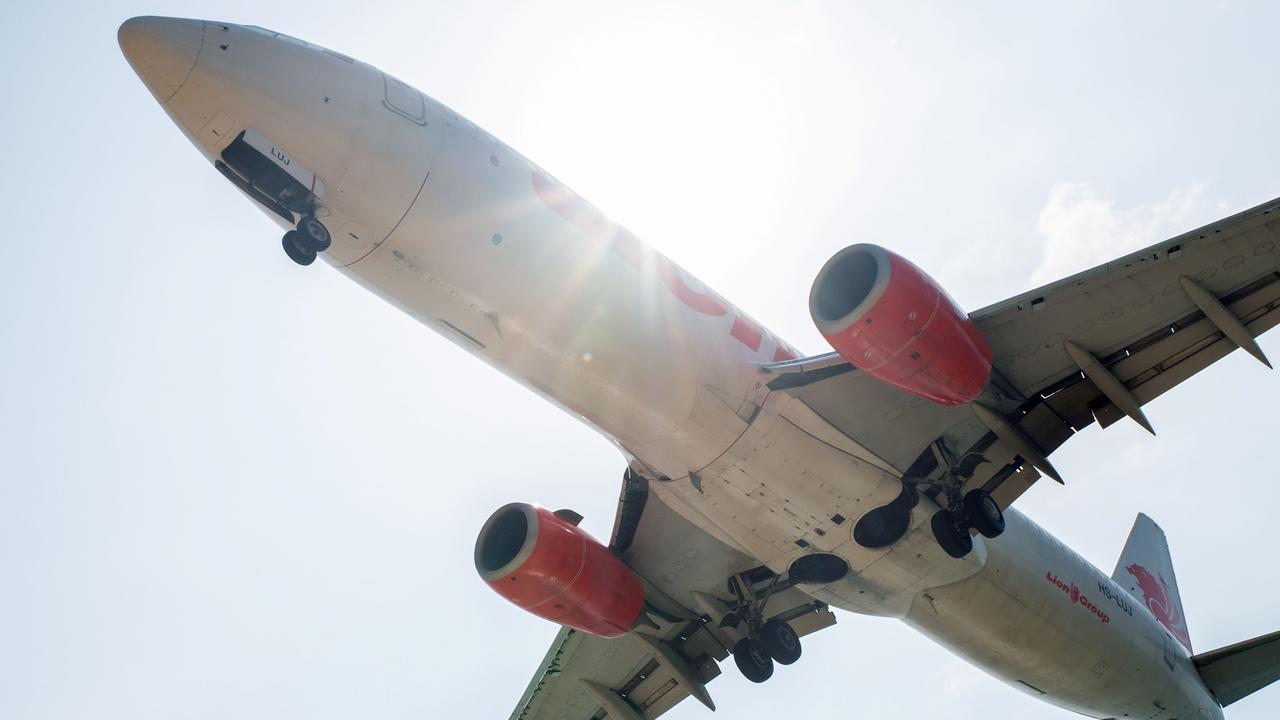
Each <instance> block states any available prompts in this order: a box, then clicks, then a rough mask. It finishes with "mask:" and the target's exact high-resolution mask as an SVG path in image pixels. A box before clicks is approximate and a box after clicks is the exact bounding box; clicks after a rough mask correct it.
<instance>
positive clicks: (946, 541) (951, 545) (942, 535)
mask: <svg viewBox="0 0 1280 720" xmlns="http://www.w3.org/2000/svg"><path fill="white" fill-rule="evenodd" d="M929 524H930V526H931V527H932V528H933V537H934V539H936V540H937V541H938V544H939V545H941V546H942V549H943V551H944V552H946V553H947V554H948V555H950V556H951V557H953V558H962V557H964V556H965V555H968V554H969V552H970V551H972V550H973V538H972V537H970V536H969V531H968V530H967V529H965V528H963V527H961V526H959V525H958V524H957V523H956V519H955V516H953V515H952V514H951V513H950V512H948V511H946V510H939V511H938V512H936V513H934V514H933V519H932V520H930V521H929Z"/></svg>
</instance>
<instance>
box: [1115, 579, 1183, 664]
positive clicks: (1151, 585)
mask: <svg viewBox="0 0 1280 720" xmlns="http://www.w3.org/2000/svg"><path fill="white" fill-rule="evenodd" d="M1125 570H1128V571H1129V574H1130V575H1132V576H1133V577H1134V578H1136V579H1137V580H1138V587H1139V588H1140V589H1141V590H1142V597H1143V598H1144V599H1146V601H1147V609H1148V610H1150V611H1151V614H1152V615H1155V616H1156V619H1157V620H1159V621H1160V624H1161V625H1164V626H1165V627H1166V628H1168V629H1169V632H1171V633H1173V636H1174V637H1176V638H1178V642H1180V643H1182V645H1183V647H1185V648H1186V649H1187V650H1190V649H1191V636H1190V635H1189V634H1187V622H1186V618H1184V617H1182V608H1180V607H1178V604H1177V603H1175V602H1173V600H1171V599H1170V597H1169V583H1167V582H1165V581H1164V578H1163V577H1160V576H1157V575H1152V574H1151V571H1150V570H1147V569H1146V568H1144V567H1142V566H1141V565H1139V564H1137V563H1134V564H1132V565H1130V566H1129V567H1127V568H1125Z"/></svg>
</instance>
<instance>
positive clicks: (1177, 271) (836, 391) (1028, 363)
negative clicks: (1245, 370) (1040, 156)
mask: <svg viewBox="0 0 1280 720" xmlns="http://www.w3.org/2000/svg"><path fill="white" fill-rule="evenodd" d="M970 317H971V319H972V320H973V321H974V323H975V324H977V326H978V327H979V328H980V329H981V330H982V332H983V334H984V335H985V336H986V337H987V339H988V341H989V342H990V344H991V347H992V352H993V365H994V371H993V373H992V379H991V382H990V383H989V385H988V387H987V389H986V391H985V392H984V393H983V395H982V396H981V397H980V398H978V400H977V401H976V403H975V404H976V405H979V406H981V407H978V408H974V407H971V406H957V407H944V406H941V405H937V404H934V403H931V402H929V401H926V400H923V399H920V398H917V397H914V396H912V395H909V394H907V393H905V392H903V391H900V390H898V389H896V388H893V387H890V386H888V385H885V384H884V383H880V382H879V381H877V380H875V379H874V378H872V377H870V376H868V375H866V374H864V373H860V372H858V371H856V370H855V369H854V368H852V367H851V366H850V365H849V364H848V363H845V362H843V361H842V360H841V359H840V358H839V357H838V356H836V355H834V354H829V355H823V356H818V357H814V358H806V359H803V360H797V361H791V362H788V363H778V364H774V365H770V366H766V367H765V368H764V369H763V373H764V374H765V376H766V379H767V381H768V382H769V387H770V388H771V389H773V390H775V391H783V392H787V393H789V394H792V395H794V396H796V397H798V398H800V399H801V400H802V401H803V402H804V403H805V404H807V405H808V406H809V407H811V408H812V409H813V410H814V411H815V412H816V413H818V414H819V415H820V416H822V417H823V418H824V419H826V420H827V422H829V423H830V424H831V425H832V426H834V427H835V428H836V429H837V430H839V431H840V432H842V433H844V434H845V435H847V436H848V437H849V438H850V439H852V440H853V441H855V442H857V443H859V444H861V445H863V446H864V447H866V448H867V449H868V450H869V451H870V452H872V453H875V454H877V455H879V456H880V457H882V458H884V459H885V460H886V461H887V462H889V463H890V464H892V465H893V466H894V467H895V468H896V469H897V470H898V471H899V472H901V473H902V474H903V476H904V477H907V478H917V479H923V478H927V477H929V476H930V475H936V474H937V473H939V472H940V468H939V464H940V463H947V462H955V463H958V464H961V465H962V464H963V462H964V459H965V458H966V457H968V458H980V459H982V460H985V462H982V463H981V464H980V465H978V466H977V467H974V468H968V467H965V468H964V470H965V471H966V472H971V473H972V477H971V478H970V480H969V482H968V483H967V485H966V486H967V487H985V488H986V489H987V490H989V491H991V492H992V493H993V494H994V495H995V497H996V499H997V501H999V502H1000V503H1001V504H1002V505H1005V506H1007V505H1008V504H1009V503H1012V502H1013V501H1014V500H1015V499H1016V498H1017V497H1018V496H1019V495H1021V493H1022V492H1025V491H1026V489H1027V488H1029V487H1030V486H1031V484H1032V483H1034V482H1035V481H1036V480H1037V479H1038V478H1039V477H1040V476H1041V475H1042V474H1049V475H1056V470H1055V469H1053V467H1052V465H1050V464H1049V463H1048V460H1047V458H1048V456H1049V455H1050V454H1051V453H1052V452H1053V451H1054V450H1056V449H1057V448H1058V447H1060V446H1061V445H1062V444H1063V443H1065V442H1066V441H1067V440H1068V439H1070V438H1071V436H1072V435H1074V434H1075V433H1076V432H1078V431H1080V430H1082V429H1084V428H1085V427H1088V426H1089V425H1091V424H1093V423H1094V422H1097V423H1098V424H1099V425H1100V426H1102V427H1107V426H1109V425H1111V424H1112V423H1115V422H1117V421H1120V420H1123V419H1125V418H1126V417H1128V418H1133V419H1134V420H1135V421H1137V422H1139V423H1140V424H1142V425H1143V426H1144V427H1147V428H1148V429H1151V430H1152V431H1153V432H1154V428H1153V425H1152V424H1151V423H1150V421H1149V420H1147V418H1146V415H1145V413H1144V412H1143V411H1142V409H1141V408H1142V406H1144V405H1146V404H1147V403H1149V402H1151V401H1152V400H1154V399H1155V398H1157V397H1159V396H1160V395H1162V394H1164V393H1165V392H1167V391H1169V390H1170V389H1172V388H1173V387H1174V386H1176V385H1178V384H1180V383H1182V382H1183V381H1185V380H1187V379H1188V378H1190V377H1191V376H1192V375H1195V374H1196V373H1198V372H1200V371H1201V370H1203V369H1204V368H1206V367H1208V366H1209V365H1211V364H1213V363H1214V362H1216V361H1218V360H1220V359H1221V358H1223V357H1225V356H1226V355H1227V354H1228V353H1230V352H1231V351H1232V350H1235V349H1236V348H1238V347H1243V348H1244V349H1245V350H1246V351H1247V352H1249V353H1250V354H1253V355H1254V356H1255V357H1257V358H1258V359H1260V360H1262V361H1263V362H1267V360H1266V358H1265V356H1264V355H1263V354H1262V351H1261V349H1260V348H1259V347H1258V346H1257V344H1256V343H1255V342H1254V340H1253V338H1254V337H1256V336H1258V335H1261V334H1262V333H1263V332H1265V331H1267V330H1269V329H1270V328H1272V327H1274V326H1275V325H1276V324H1278V323H1280V201H1272V202H1270V203H1267V204H1264V205H1261V206H1258V207H1256V208H1253V209H1251V210H1247V211H1245V212H1242V213H1240V214H1238V215H1234V216H1232V217H1229V218H1226V219H1224V220H1221V221H1218V222H1216V223H1213V224H1211V225H1208V226H1206V227H1203V228H1200V229H1198V230H1193V231H1191V232H1189V233H1185V234H1183V235H1180V236H1178V237H1176V238H1172V239H1170V240H1167V241H1165V242H1162V243H1159V244H1157V245H1153V246H1151V247H1149V248H1146V249H1144V250H1141V251H1138V252H1136V253H1132V254H1130V255H1127V256H1125V257H1123V258H1120V259H1118V260H1116V261H1114V262H1110V263H1107V264H1105V265H1101V266H1098V267H1096V268H1093V269H1091V270H1087V271H1085V272H1082V273H1079V274H1077V275H1074V276H1072V277H1069V278H1065V279H1063V280H1060V281H1058V282H1055V283H1052V284H1050V285H1047V286H1044V287H1042V288H1038V289H1036V290H1032V291H1030V292H1027V293H1023V294H1022V295H1019V296H1016V297H1013V298H1010V299H1009V300H1005V301H1003V302H1000V303H997V304H995V305H992V306H990V307H987V308H984V309H982V310H979V311H977V312H974V313H972V314H971V316H970ZM1268 365H1269V363H1268ZM984 410H985V411H989V413H987V412H984ZM984 415H989V417H986V418H984V417H983V416H984Z"/></svg>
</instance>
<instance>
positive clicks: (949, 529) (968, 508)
mask: <svg viewBox="0 0 1280 720" xmlns="http://www.w3.org/2000/svg"><path fill="white" fill-rule="evenodd" d="M950 505H951V506H950V507H948V508H943V509H942V510H939V511H938V512H936V513H934V515H933V519H932V520H930V527H931V528H932V529H933V537H934V538H936V539H937V541H938V544H939V545H941V546H942V549H943V550H944V551H945V552H946V553H947V554H948V555H950V556H951V557H953V558H962V557H964V556H965V555H968V554H969V552H970V551H971V550H973V537H972V536H971V535H970V534H969V528H973V529H974V530H977V531H978V532H980V533H982V535H983V537H988V538H994V537H999V535H1000V534H1001V533H1003V532H1004V513H1003V512H1002V511H1001V510H1000V506H999V505H997V504H996V501H995V500H993V499H992V497H991V494H990V493H988V492H987V491H986V490H982V489H981V488H979V489H976V490H970V491H969V492H968V494H966V495H965V496H964V498H963V499H962V500H961V501H960V502H959V503H951V504H950Z"/></svg>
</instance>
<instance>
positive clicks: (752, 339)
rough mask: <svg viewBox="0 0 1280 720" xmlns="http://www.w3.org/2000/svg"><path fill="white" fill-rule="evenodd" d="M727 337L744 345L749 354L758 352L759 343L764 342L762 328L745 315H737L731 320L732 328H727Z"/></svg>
mask: <svg viewBox="0 0 1280 720" xmlns="http://www.w3.org/2000/svg"><path fill="white" fill-rule="evenodd" d="M729 335H731V336H733V337H734V338H736V339H737V340H738V342H740V343H742V344H743V345H746V346H747V349H748V350H750V351H751V352H758V351H759V350H760V343H761V341H763V340H764V328H762V327H760V325H759V324H758V323H756V321H755V320H752V319H751V318H749V317H747V316H746V315H739V316H737V317H735V318H734V319H733V327H731V328H729Z"/></svg>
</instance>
